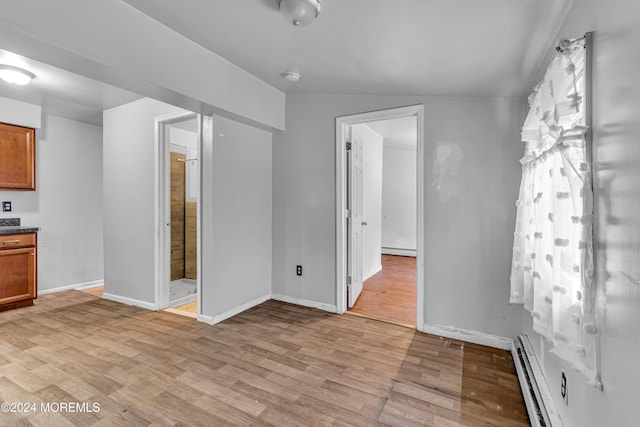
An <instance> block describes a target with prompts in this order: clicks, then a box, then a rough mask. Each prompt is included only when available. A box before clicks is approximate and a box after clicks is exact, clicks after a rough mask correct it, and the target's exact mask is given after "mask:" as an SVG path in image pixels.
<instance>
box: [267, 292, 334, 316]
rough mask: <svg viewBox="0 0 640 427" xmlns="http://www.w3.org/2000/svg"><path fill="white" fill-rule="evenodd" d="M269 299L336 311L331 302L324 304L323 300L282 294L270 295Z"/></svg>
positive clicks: (331, 311) (330, 311)
mask: <svg viewBox="0 0 640 427" xmlns="http://www.w3.org/2000/svg"><path fill="white" fill-rule="evenodd" d="M271 299H272V300H275V301H282V302H288V303H290V304H295V305H301V306H304V307H311V308H318V309H320V310H324V311H328V312H329V313H336V312H337V311H336V306H335V305H331V304H325V303H323V302H318V301H311V300H308V299H303V298H295V297H290V296H287V295H282V294H275V295H271Z"/></svg>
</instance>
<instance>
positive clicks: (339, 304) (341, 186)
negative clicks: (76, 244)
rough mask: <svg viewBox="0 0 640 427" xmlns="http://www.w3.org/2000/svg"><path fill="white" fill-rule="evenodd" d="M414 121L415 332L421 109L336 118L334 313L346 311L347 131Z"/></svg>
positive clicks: (420, 245)
mask: <svg viewBox="0 0 640 427" xmlns="http://www.w3.org/2000/svg"><path fill="white" fill-rule="evenodd" d="M404 117H416V127H417V129H416V130H417V150H416V162H417V164H416V172H417V173H416V180H417V195H416V197H417V211H418V212H417V227H416V232H417V236H416V237H417V245H416V246H417V247H416V328H417V329H418V331H421V332H422V331H423V330H424V324H425V315H424V311H425V310H424V306H425V304H424V290H425V283H424V238H425V235H424V217H425V216H424V191H425V188H424V105H423V104H418V105H410V106H407V107H399V108H390V109H385V110H378V111H371V112H366V113H360V114H353V115H348V116H340V117H336V312H337V313H338V314H343V313H345V312H346V310H347V299H346V296H347V273H348V272H347V238H348V236H347V188H346V184H347V176H346V175H347V149H346V139H347V127H348V126H352V125H357V124H361V123H367V122H373V121H378V120H389V119H399V118H404Z"/></svg>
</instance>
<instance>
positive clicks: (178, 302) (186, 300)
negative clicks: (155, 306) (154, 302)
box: [167, 294, 198, 308]
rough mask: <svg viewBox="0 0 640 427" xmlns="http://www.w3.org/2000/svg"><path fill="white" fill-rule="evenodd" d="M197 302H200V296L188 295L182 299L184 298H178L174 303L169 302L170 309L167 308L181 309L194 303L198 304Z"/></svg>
mask: <svg viewBox="0 0 640 427" xmlns="http://www.w3.org/2000/svg"><path fill="white" fill-rule="evenodd" d="M197 300H198V295H197V294H191V295H187V296H186V297H182V298H178V299H176V300H173V301H169V307H167V308H176V307H180V306H181V305H185V304H190V303H192V302H196V301H197Z"/></svg>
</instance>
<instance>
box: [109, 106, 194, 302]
mask: <svg viewBox="0 0 640 427" xmlns="http://www.w3.org/2000/svg"><path fill="white" fill-rule="evenodd" d="M182 111H184V110H182V109H180V108H177V107H174V106H172V105H168V104H164V103H162V102H159V101H154V100H152V99H149V98H144V99H140V100H138V101H134V102H132V103H129V104H125V105H122V106H120V107H116V108H112V109H110V110H107V111H105V112H104V118H103V129H104V144H103V146H104V150H103V156H104V159H103V160H104V168H103V171H104V280H105V284H104V286H105V288H104V289H105V293H107V294H111V295H115V296H117V297H124V298H129V299H132V300H136V301H141V302H144V303H147V304H149V305H154V303H155V283H156V266H155V239H156V235H157V233H158V230H157V229H156V226H155V219H154V218H155V216H156V213H157V211H158V202H157V200H156V192H157V184H156V181H155V177H156V169H157V167H158V160H157V159H158V157H157V156H158V154H157V151H158V147H157V144H156V140H155V123H154V120H155V118H156V117H157V116H161V115H166V114H173V113H179V112H182Z"/></svg>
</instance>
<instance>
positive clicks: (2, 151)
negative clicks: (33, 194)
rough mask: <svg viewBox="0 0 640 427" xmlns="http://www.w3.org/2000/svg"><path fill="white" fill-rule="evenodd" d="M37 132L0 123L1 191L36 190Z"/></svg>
mask: <svg viewBox="0 0 640 427" xmlns="http://www.w3.org/2000/svg"><path fill="white" fill-rule="evenodd" d="M35 136H36V132H35V130H33V129H30V128H25V127H22V126H15V125H7V124H2V123H0V189H5V190H35V189H36V138H35Z"/></svg>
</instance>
